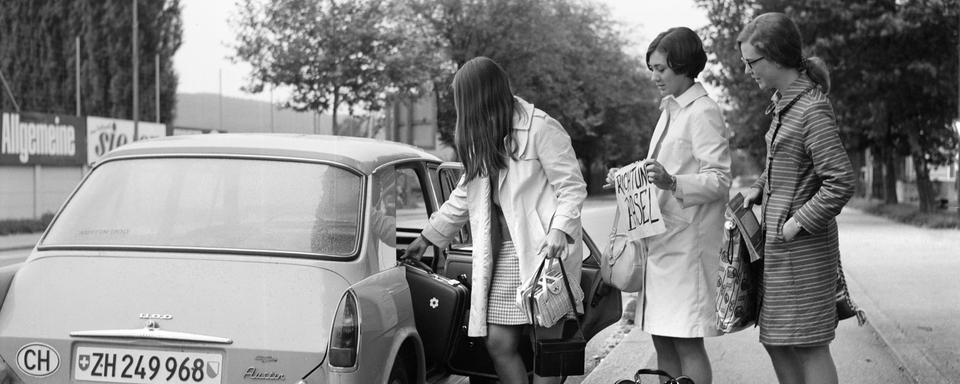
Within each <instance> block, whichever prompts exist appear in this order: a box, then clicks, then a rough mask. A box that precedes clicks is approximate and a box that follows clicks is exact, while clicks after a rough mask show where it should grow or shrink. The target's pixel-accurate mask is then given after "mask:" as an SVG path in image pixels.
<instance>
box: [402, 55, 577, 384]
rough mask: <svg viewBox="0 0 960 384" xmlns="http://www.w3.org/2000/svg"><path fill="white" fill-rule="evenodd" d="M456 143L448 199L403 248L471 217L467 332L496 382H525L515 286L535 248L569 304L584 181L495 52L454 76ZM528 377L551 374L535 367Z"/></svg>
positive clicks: (414, 252) (564, 143)
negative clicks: (555, 267)
mask: <svg viewBox="0 0 960 384" xmlns="http://www.w3.org/2000/svg"><path fill="white" fill-rule="evenodd" d="M453 93H454V103H455V105H456V109H457V126H456V142H457V153H458V155H459V156H460V159H461V160H462V161H463V163H464V168H465V174H464V176H463V178H462V179H461V180H460V184H459V185H458V186H457V188H456V189H455V190H454V191H453V193H452V194H451V195H450V197H449V199H448V200H447V201H446V202H445V203H444V204H443V206H441V207H440V209H439V210H438V211H437V212H435V213H434V214H433V216H431V218H430V222H429V225H428V226H427V227H426V228H424V229H423V232H422V233H421V236H420V237H419V238H418V239H417V240H415V241H414V242H413V243H412V244H410V246H409V247H408V248H407V251H406V254H407V255H408V257H415V258H419V257H420V255H422V254H423V252H424V250H425V249H426V247H427V246H428V245H429V244H433V245H436V246H439V247H446V246H447V245H448V244H449V243H450V240H451V239H453V237H454V236H455V235H456V234H457V233H458V231H459V230H460V228H461V227H462V226H463V225H464V224H466V223H467V222H468V221H469V222H470V229H471V233H472V235H473V270H472V285H471V297H470V319H469V325H468V329H467V333H468V335H469V336H475V337H480V336H485V337H486V344H487V350H488V351H489V353H490V357H492V358H493V362H494V366H495V368H496V370H497V374H498V376H499V377H500V382H501V383H505V384H506V383H526V382H527V372H526V368H525V366H524V364H523V360H522V359H521V357H520V354H519V352H518V347H519V345H520V343H522V342H529V341H528V339H527V338H525V337H524V336H523V335H524V331H525V328H527V327H529V326H530V321H529V320H528V319H527V315H526V314H525V313H523V312H522V311H521V309H520V307H519V306H518V305H517V297H516V296H517V288H518V287H520V286H522V285H523V284H526V283H527V282H528V281H530V280H532V279H533V277H534V275H535V274H536V271H537V268H538V267H539V266H540V263H541V261H543V260H544V258H560V259H562V260H563V263H564V266H565V268H566V271H567V273H568V276H569V278H570V285H571V290H572V291H573V294H574V299H575V300H576V302H577V307H578V308H579V307H581V306H580V301H581V300H582V299H583V292H582V291H581V290H580V265H581V258H582V254H583V251H582V246H583V245H582V235H581V233H582V229H581V224H580V209H581V207H582V205H583V200H584V199H585V198H586V196H587V191H586V184H585V183H584V181H583V177H582V175H581V173H580V166H579V162H578V161H577V158H576V155H575V154H574V151H573V146H572V145H571V142H570V137H569V136H568V135H567V133H566V131H564V129H563V127H562V126H560V124H559V123H558V122H557V121H556V120H554V119H553V118H551V117H550V116H548V115H547V114H546V113H544V112H543V111H541V110H539V109H536V108H534V106H533V105H532V104H530V103H527V102H526V101H524V100H522V99H520V98H518V97H515V96H514V95H513V93H512V91H511V89H510V83H509V80H508V79H507V74H506V73H505V72H504V71H503V69H502V68H500V66H499V65H497V64H496V63H495V62H494V61H492V60H490V59H488V58H485V57H478V58H475V59H472V60H470V61H468V62H467V63H466V64H464V65H463V67H461V68H460V69H459V70H458V71H457V74H456V76H455V77H454V80H453ZM534 381H535V382H538V383H546V382H551V381H554V382H555V381H558V378H549V379H548V378H540V377H535V380H534Z"/></svg>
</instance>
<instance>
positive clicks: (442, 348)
mask: <svg viewBox="0 0 960 384" xmlns="http://www.w3.org/2000/svg"><path fill="white" fill-rule="evenodd" d="M407 284H408V285H409V286H410V296H411V299H412V303H413V315H414V321H415V322H416V326H417V332H418V333H419V334H420V339H421V341H422V342H423V351H424V354H425V355H426V356H425V357H426V360H427V361H426V362H427V367H426V368H427V370H428V371H430V370H432V369H435V368H438V366H443V365H446V363H447V362H448V361H449V360H450V356H451V354H452V353H453V351H452V350H453V347H454V346H455V345H456V343H457V342H458V341H459V340H460V339H461V336H462V335H466V333H467V331H466V326H467V318H466V317H467V312H468V310H469V307H470V290H469V289H467V287H466V286H464V285H463V284H461V283H460V282H459V281H457V280H453V279H449V278H446V277H443V276H440V275H437V274H435V273H430V272H427V271H424V270H422V269H420V268H416V267H413V266H410V265H408V266H407Z"/></svg>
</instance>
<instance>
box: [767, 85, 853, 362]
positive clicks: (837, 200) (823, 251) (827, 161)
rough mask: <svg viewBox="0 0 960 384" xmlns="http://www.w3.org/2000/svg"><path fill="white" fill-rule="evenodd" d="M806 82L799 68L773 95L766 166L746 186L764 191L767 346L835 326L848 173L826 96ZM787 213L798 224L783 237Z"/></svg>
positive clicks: (826, 338) (802, 341) (819, 335)
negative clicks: (791, 235)
mask: <svg viewBox="0 0 960 384" xmlns="http://www.w3.org/2000/svg"><path fill="white" fill-rule="evenodd" d="M811 87H815V84H814V83H813V82H812V81H811V80H810V79H809V78H808V77H807V76H806V75H805V74H802V75H801V76H800V78H798V79H797V80H796V81H794V82H793V83H792V84H791V85H790V86H789V87H788V88H787V89H785V90H781V92H779V93H778V94H776V95H774V102H775V108H774V114H773V122H772V123H771V125H770V129H769V130H768V131H767V134H766V143H767V166H766V167H765V168H764V172H763V174H761V176H760V178H759V179H758V180H757V183H756V184H755V185H754V187H756V188H760V189H761V190H763V191H764V199H763V220H764V228H765V229H766V245H765V254H764V271H763V284H762V291H761V292H762V299H761V300H762V302H761V310H760V320H759V322H760V342H761V343H763V344H765V345H771V346H798V345H807V346H810V345H825V344H829V343H830V341H832V340H833V338H834V335H835V329H836V325H837V313H836V289H837V263H838V260H839V257H840V249H839V241H838V238H837V222H836V216H837V215H838V214H840V210H841V209H842V208H843V206H844V205H845V204H846V203H847V201H848V200H849V199H850V197H851V196H852V195H853V192H854V174H853V167H852V166H851V164H850V159H849V158H848V157H847V153H846V151H845V150H844V148H843V144H842V143H841V142H840V135H839V130H838V128H837V124H836V119H835V117H834V113H833V109H832V107H831V106H830V102H829V100H828V99H827V97H826V95H824V94H823V93H822V92H821V91H820V90H819V88H813V89H812V90H810V91H808V92H804V90H806V89H808V88H811ZM794 99H797V101H796V102H795V104H794V105H793V106H792V107H791V108H789V109H788V110H786V111H784V108H785V107H786V106H787V105H788V104H789V103H790V102H791V101H792V100H794ZM781 112H785V113H784V114H783V116H782V125H781V126H780V128H779V129H776V128H777V121H778V117H781V116H779V115H780V114H781ZM775 131H776V132H775ZM774 134H776V137H774ZM791 217H793V218H794V220H796V221H797V222H798V223H799V224H800V225H801V226H802V227H803V230H801V231H800V233H799V234H798V235H797V236H796V237H795V238H794V239H793V240H791V241H790V242H786V241H784V238H783V230H782V228H783V225H784V223H785V222H786V221H787V219H789V218H791Z"/></svg>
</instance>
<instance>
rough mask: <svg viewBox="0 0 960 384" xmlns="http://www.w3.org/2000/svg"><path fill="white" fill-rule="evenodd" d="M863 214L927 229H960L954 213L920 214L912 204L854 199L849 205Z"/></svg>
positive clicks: (959, 219)
mask: <svg viewBox="0 0 960 384" xmlns="http://www.w3.org/2000/svg"><path fill="white" fill-rule="evenodd" d="M847 206H849V207H850V208H856V209H859V210H861V211H863V212H866V213H869V214H872V215H877V216H883V217H886V218H888V219H891V220H894V221H898V222H901V223H906V224H910V225H915V226H918V227H925V228H957V229H960V216H958V215H957V213H956V212H953V211H946V210H944V211H937V212H931V213H920V208H919V207H917V206H915V205H910V204H884V203H882V202H880V201H877V200H867V199H860V198H857V199H852V200H850V203H849V204H847Z"/></svg>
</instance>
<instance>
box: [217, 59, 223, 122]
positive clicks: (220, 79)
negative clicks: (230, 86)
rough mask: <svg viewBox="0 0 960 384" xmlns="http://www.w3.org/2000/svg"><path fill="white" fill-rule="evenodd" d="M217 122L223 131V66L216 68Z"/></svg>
mask: <svg viewBox="0 0 960 384" xmlns="http://www.w3.org/2000/svg"><path fill="white" fill-rule="evenodd" d="M217 124H218V129H219V131H220V132H223V68H220V69H218V70H217Z"/></svg>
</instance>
